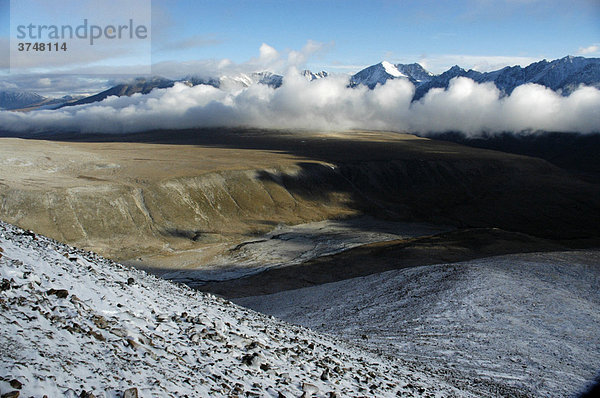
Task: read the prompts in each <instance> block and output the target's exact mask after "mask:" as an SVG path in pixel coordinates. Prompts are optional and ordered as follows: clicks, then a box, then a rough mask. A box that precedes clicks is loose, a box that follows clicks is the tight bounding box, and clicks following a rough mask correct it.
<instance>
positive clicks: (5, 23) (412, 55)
mask: <svg viewBox="0 0 600 398" xmlns="http://www.w3.org/2000/svg"><path fill="white" fill-rule="evenodd" d="M14 1H25V0H14ZM26 1H30V2H35V1H40V2H44V1H46V0H26ZM69 1H71V2H73V1H75V0H69ZM83 1H84V0H79V1H77V4H81V3H82V2H83ZM85 1H88V2H90V4H95V5H97V6H99V5H100V4H103V5H105V4H108V3H109V2H106V1H104V2H95V1H94V0H85ZM98 1H100V0H98ZM130 1H138V0H130ZM139 1H142V2H143V1H149V0H139ZM40 4H44V5H47V4H48V3H47V2H45V3H40ZM51 4H52V6H53V8H52V10H53V12H54V13H55V14H56V15H59V16H61V15H64V17H65V18H66V20H67V21H68V22H69V23H75V22H79V21H80V19H78V18H79V17H75V16H74V15H69V9H70V8H69V7H68V6H67V4H68V1H67V0H55V1H53V2H52V3H51ZM151 4H152V25H151V26H152V54H151V57H152V58H151V60H152V63H153V64H154V68H153V69H152V72H153V73H154V74H162V75H165V76H167V77H181V76H177V74H181V75H185V74H189V72H190V71H191V72H194V71H196V70H197V69H201V68H203V67H205V66H206V65H212V70H215V68H217V66H218V67H220V65H224V63H222V62H221V60H228V63H227V65H234V66H236V67H238V69H243V68H244V67H250V68H253V69H254V70H260V69H262V70H264V69H271V70H272V71H273V72H283V71H284V69H285V68H286V67H288V66H290V61H289V59H290V53H292V55H294V54H296V58H295V60H296V61H295V62H294V63H293V64H294V66H297V67H299V68H309V69H312V70H315V71H316V70H327V71H329V72H340V73H354V72H357V71H358V70H360V69H362V68H364V67H366V66H369V65H372V64H375V63H377V62H380V61H382V60H387V61H390V62H394V63H412V62H419V63H421V64H422V65H423V66H425V67H426V68H427V69H429V70H430V71H432V72H434V73H441V72H443V71H444V70H446V69H448V68H449V67H451V66H452V65H455V64H458V65H460V66H462V67H464V68H467V69H468V68H474V69H477V70H481V71H486V70H493V69H499V68H501V67H503V66H506V65H516V64H520V65H522V66H525V65H528V64H529V63H531V62H535V61H538V60H541V59H544V58H546V59H549V60H550V59H556V58H561V57H564V56H566V55H584V56H588V57H600V0H569V1H566V0H496V1H493V0H456V1H432V0H419V1H416V0H406V1H391V0H387V1H384V0H381V1H364V0H363V1H356V0H344V1H342V0H320V1H316V0H304V1H285V0H283V1H273V0H251V1H250V0H211V1H206V0H200V1H198V0H196V1H194V0H181V1H174V0H152V1H151ZM8 5H9V0H0V51H5V50H3V48H5V47H7V46H8V44H7V42H8V37H9V34H10V33H11V32H10V28H9V14H8V10H9V7H8ZM106 7H109V6H105V8H106ZM43 8H44V7H39V8H37V9H36V7H30V9H28V10H27V12H28V13H30V14H31V18H32V19H36V18H37V20H44V18H45V17H46V14H44V13H43V12H42V9H43ZM108 10H110V12H115V13H117V14H118V13H119V12H120V11H121V13H123V11H122V9H117V10H115V9H114V8H108ZM104 11H105V13H106V10H104ZM44 12H47V10H46V11H44ZM86 15H87V14H86ZM90 15H97V13H96V14H94V12H90ZM109 15H110V13H109ZM104 16H106V15H104ZM69 18H70V20H69ZM307 43H308V46H307ZM263 44H267V45H268V46H270V47H265V46H263ZM3 46H4V47H3ZM261 46H263V49H267V50H269V51H272V52H275V51H276V55H274V57H275V58H277V59H276V60H275V61H273V59H269V60H268V61H269V62H266V61H265V59H263V58H264V57H263V58H260V57H259V49H260V48H261ZM303 49H304V50H303ZM114 53H116V52H115V51H108V52H106V54H104V53H101V52H98V51H97V50H96V53H95V54H94V55H95V58H94V59H93V61H92V58H91V57H90V59H89V61H88V59H87V58H82V59H80V60H79V61H80V62H79V65H78V66H77V67H78V68H81V65H82V64H83V65H84V66H85V65H86V62H87V63H88V64H89V65H92V63H93V62H102V57H106V59H109V58H110V57H111V56H113V57H114ZM298 53H299V54H300V57H298ZM269 54H270V53H269ZM263 55H264V54H263ZM132 58H133V59H136V56H130V57H129V60H131V59H132ZM267 58H269V57H267ZM123 59H126V57H123V58H121V61H115V62H124V61H122V60H123ZM2 62H4V64H2ZM107 62H108V61H107ZM6 63H7V57H5V56H4V57H0V75H1V74H4V75H5V76H6V71H7V69H6ZM186 65H187V69H186V68H185V66H186ZM119 66H120V65H119ZM3 68H4V69H3ZM3 70H4V72H3ZM78 70H79V71H81V69H78ZM129 70H136V69H135V68H132V67H130V69H129ZM207 70H211V68H208V69H207ZM184 71H185V72H184ZM21 72H23V71H21ZM36 73H39V72H36ZM87 73H88V74H89V73H90V72H89V71H88V72H87ZM129 73H131V72H129ZM12 75H13V77H14V75H15V73H14V71H13V72H12ZM81 81H84V83H82V84H84V85H86V84H92V85H94V87H93V88H92V87H90V88H88V89H86V90H88V91H93V90H95V89H97V84H98V83H97V82H96V81H94V80H93V79H90V78H89V76H88V78H87V79H86V80H81ZM98 81H103V82H104V83H103V84H104V85H107V84H109V83H110V82H109V81H107V79H106V78H104V80H98ZM89 82H91V83H89ZM0 83H1V82H0Z"/></svg>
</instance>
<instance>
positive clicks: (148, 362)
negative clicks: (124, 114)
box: [0, 222, 480, 397]
mask: <svg viewBox="0 0 600 398" xmlns="http://www.w3.org/2000/svg"><path fill="white" fill-rule="evenodd" d="M0 247H1V248H2V252H1V253H0V255H1V256H2V257H1V258H0V281H1V285H0V286H1V287H0V307H1V311H0V394H5V393H8V392H11V391H20V396H24V397H30V396H35V397H41V396H42V395H44V394H46V395H48V396H49V397H58V396H63V395H64V396H70V397H74V396H80V394H82V391H84V390H85V391H86V392H88V393H89V392H90V391H91V392H93V394H94V395H95V396H96V397H120V396H121V395H122V393H123V391H125V390H128V389H132V388H137V390H138V393H139V395H140V396H142V397H159V396H173V397H183V396H190V397H207V396H211V397H218V396H233V397H235V396H239V397H246V396H249V397H259V396H260V397H282V396H283V397H299V396H301V395H303V394H305V396H316V397H326V396H337V397H348V396H373V397H374V396H377V397H386V396H390V397H391V396H396V394H401V395H409V396H430V397H433V396H438V397H440V396H444V397H447V396H461V397H462V396H473V395H480V392H477V393H476V394H473V393H472V391H471V392H469V391H470V387H469V386H467V385H466V384H464V383H463V385H462V386H461V387H460V389H457V388H456V387H453V386H451V385H449V384H448V383H446V382H444V381H443V380H441V379H439V378H437V377H435V376H431V375H428V374H425V373H423V372H421V371H419V370H418V369H416V368H415V366H411V365H405V364H403V363H401V362H398V361H395V360H392V359H389V358H386V357H382V356H380V355H376V354H374V353H371V352H369V351H366V350H363V349H360V348H357V346H354V345H352V344H350V343H345V342H343V341H340V340H339V339H334V338H331V337H326V336H322V335H318V334H316V333H313V332H311V331H310V330H307V329H304V328H302V327H296V326H292V325H289V324H287V323H284V322H282V321H278V320H275V319H273V318H271V317H268V316H265V315H261V314H258V313H255V312H253V311H251V310H247V309H244V308H241V307H238V306H236V305H234V304H232V303H230V302H228V301H225V300H223V299H219V298H216V297H214V296H211V295H206V294H203V293H199V292H195V291H193V290H191V289H189V288H187V287H185V286H180V285H176V284H173V283H171V282H168V281H164V280H161V279H158V278H155V277H153V276H150V275H147V274H146V273H144V272H142V271H138V270H134V269H129V268H127V267H124V266H122V265H119V264H116V263H114V262H111V261H109V260H106V259H103V258H100V257H98V256H96V255H94V254H91V253H88V252H84V251H80V250H77V249H74V248H72V247H70V246H66V245H63V244H59V243H57V242H56V241H53V240H50V239H47V238H44V237H41V236H36V235H34V234H33V233H31V232H25V231H23V230H20V229H18V228H16V227H13V226H11V225H9V224H5V223H2V222H0ZM461 390H462V391H461ZM332 393H333V395H332Z"/></svg>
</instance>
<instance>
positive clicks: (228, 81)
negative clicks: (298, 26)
mask: <svg viewBox="0 0 600 398" xmlns="http://www.w3.org/2000/svg"><path fill="white" fill-rule="evenodd" d="M300 75H301V76H303V77H304V78H306V79H307V80H308V81H315V80H318V79H322V78H327V77H328V76H330V74H329V73H328V72H326V71H320V72H312V71H311V70H308V69H306V70H303V71H301V72H300ZM457 77H467V78H469V79H472V80H473V81H475V82H477V83H489V82H491V83H494V85H495V86H496V87H497V88H498V90H500V92H501V93H502V95H510V94H511V93H512V91H513V90H514V89H515V88H516V87H518V86H520V85H523V84H529V83H534V84H540V85H542V86H544V87H547V88H549V89H551V90H554V91H556V92H559V93H560V94H561V95H564V96H566V95H569V94H570V93H572V92H573V91H574V90H575V89H577V88H578V87H579V86H580V85H582V84H583V85H588V86H593V87H596V88H600V58H586V57H575V56H566V57H563V58H560V59H556V60H552V61H547V60H546V59H544V60H541V61H538V62H534V63H531V64H529V65H527V66H526V67H521V66H520V65H515V66H506V67H504V68H501V69H498V70H494V71H490V72H479V71H476V70H474V69H469V70H465V69H463V68H462V67H460V66H458V65H454V66H452V67H451V68H449V69H448V70H446V71H444V72H442V73H440V74H437V75H436V74H433V73H431V72H429V71H427V70H426V69H425V68H424V67H423V66H422V65H420V64H418V63H412V64H401V63H398V64H393V63H390V62H387V61H381V62H379V63H377V64H374V65H371V66H368V67H366V68H364V69H362V70H360V71H358V72H357V73H355V74H353V75H351V76H350V77H349V86H350V87H358V86H361V85H364V86H367V87H368V88H369V89H374V88H375V87H376V86H377V85H384V84H385V83H386V82H387V81H388V80H394V79H407V80H408V81H410V82H411V83H412V84H413V85H414V86H415V94H414V96H413V101H417V100H419V99H421V98H422V97H423V96H424V95H425V94H426V93H427V92H429V90H431V89H433V88H448V85H449V83H450V81H451V80H452V79H454V78H457ZM283 80H284V76H283V75H280V74H276V73H273V72H269V71H262V72H252V73H237V74H232V75H222V76H218V77H217V76H210V75H188V76H186V77H183V78H179V79H167V78H164V77H161V76H154V77H150V78H143V77H138V78H135V79H134V80H132V81H129V82H123V83H120V84H117V85H115V86H113V87H111V88H109V89H107V90H104V91H102V92H99V93H97V94H94V95H91V96H89V97H85V98H82V99H78V100H72V99H69V98H67V97H64V98H62V99H56V98H54V99H51V98H45V97H43V96H40V95H39V94H37V93H31V92H27V91H16V90H10V91H9V90H4V91H0V109H1V108H4V109H5V110H16V109H23V108H36V107H40V106H50V105H53V104H58V106H56V108H55V109H58V108H62V107H65V106H74V105H84V104H89V103H94V102H99V101H102V100H104V99H106V98H108V97H109V96H118V97H120V96H131V95H133V94H136V93H141V94H148V93H149V92H151V91H152V90H153V89H156V88H158V89H163V88H169V87H172V86H173V85H174V84H175V83H177V82H180V83H184V84H187V85H190V86H196V85H200V84H204V85H210V86H213V87H215V88H221V89H226V90H237V89H244V88H247V87H249V86H251V85H254V84H264V85H267V86H269V87H272V88H275V89H277V88H279V87H281V85H282V84H283Z"/></svg>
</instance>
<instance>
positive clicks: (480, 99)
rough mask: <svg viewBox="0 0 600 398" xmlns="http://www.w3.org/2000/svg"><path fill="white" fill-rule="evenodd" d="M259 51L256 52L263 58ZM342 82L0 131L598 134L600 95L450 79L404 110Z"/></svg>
mask: <svg viewBox="0 0 600 398" xmlns="http://www.w3.org/2000/svg"><path fill="white" fill-rule="evenodd" d="M268 52H269V51H264V53H266V55H267V56H268V55H269V54H268ZM347 84H348V78H347V77H344V76H332V77H329V78H326V79H320V80H315V81H312V82H309V81H308V80H306V79H305V78H303V77H301V76H300V75H299V74H298V72H297V71H296V70H295V69H292V70H290V72H288V73H287V74H286V76H285V78H284V83H283V85H282V86H281V87H280V88H279V89H273V88H270V87H268V86H265V85H261V84H256V85H253V86H250V87H249V88H246V89H243V90H238V91H234V92H228V91H224V90H220V89H216V88H214V87H211V86H204V85H200V86H195V87H188V86H186V85H184V84H180V83H178V84H176V85H175V86H174V87H172V88H169V89H164V90H154V91H152V92H151V93H150V94H148V95H140V94H136V95H133V96H131V97H120V98H117V97H109V98H107V99H106V100H104V101H102V102H99V103H95V104H89V105H82V106H76V107H66V108H62V109H59V110H55V111H47V110H44V111H34V112H29V113H17V112H0V130H4V131H13V132H21V133H23V132H34V131H75V132H104V133H125V132H139V131H145V130H154V129H182V128H194V127H217V126H224V127H238V126H246V127H258V128H292V129H318V130H346V129H386V130H393V131H400V132H418V133H422V134H427V133H431V132H445V131H460V132H463V133H465V134H478V133H481V132H488V133H494V132H503V131H511V132H523V131H526V132H531V131H562V132H581V133H591V132H600V90H598V89H596V88H593V87H583V86H582V87H580V88H579V89H577V90H576V91H574V92H573V93H572V94H571V95H569V96H568V97H563V96H561V95H559V94H557V93H555V92H554V91H552V90H550V89H547V88H545V87H542V86H539V85H535V84H527V85H523V86H520V87H518V88H516V89H515V90H514V91H513V93H512V94H511V95H510V96H505V97H502V96H501V93H500V91H499V90H498V89H497V88H496V87H495V86H494V84H492V83H485V84H478V83H475V82H474V81H472V80H470V79H467V78H462V77H461V78H456V79H453V80H452V81H451V83H450V86H449V87H448V89H433V90H430V91H429V93H427V94H426V95H425V96H424V97H423V98H422V99H421V100H419V101H418V102H411V99H412V97H413V93H414V90H415V88H414V86H413V85H412V84H411V83H410V82H408V81H406V80H400V79H398V80H391V81H388V82H387V84H385V85H383V86H378V87H376V88H375V89H374V90H368V89H367V88H366V87H357V88H348V87H347Z"/></svg>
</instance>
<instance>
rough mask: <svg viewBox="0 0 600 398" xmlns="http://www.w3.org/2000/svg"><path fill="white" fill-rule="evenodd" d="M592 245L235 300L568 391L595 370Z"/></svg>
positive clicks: (481, 372) (599, 280) (472, 370)
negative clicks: (567, 250)
mask: <svg viewBox="0 0 600 398" xmlns="http://www.w3.org/2000/svg"><path fill="white" fill-rule="evenodd" d="M599 271H600V251H593V250H592V251H576V252H561V253H533V254H515V255H506V256H499V257H491V258H487V259H480V260H473V261H468V262H463V263H455V264H441V265H431V266H423V267H416V268H411V269H402V270H394V271H388V272H384V273H381V274H376V275H370V276H366V277H362V278H355V279H350V280H345V281H341V282H336V283H330V284H326V285H320V286H315V287H309V288H303V289H298V290H294V291H287V292H280V293H276V294H272V295H268V296H258V297H249V298H242V299H236V300H235V301H236V302H237V303H239V304H242V305H245V306H248V307H250V308H253V309H255V310H257V311H261V312H264V313H266V314H270V315H274V316H277V317H280V318H281V319H284V320H286V321H289V322H293V323H296V324H299V325H303V326H305V327H309V328H312V329H314V330H317V331H320V332H326V333H331V334H335V335H338V336H341V337H342V338H345V339H348V340H354V341H361V342H362V345H363V346H364V347H367V348H370V349H372V350H376V351H379V352H385V353H387V354H390V355H393V356H395V357H398V358H402V359H403V360H405V361H412V362H414V363H416V364H419V366H421V367H422V368H427V369H429V370H430V371H432V372H437V373H438V374H440V375H444V376H445V377H447V379H448V380H455V381H456V380H464V381H465V383H468V384H472V385H473V386H479V387H477V388H480V393H481V394H482V395H487V394H488V393H490V391H492V392H494V391H495V393H494V394H492V395H511V396H512V395H514V394H524V395H529V396H572V395H574V394H576V393H577V392H580V391H581V390H582V389H583V388H584V387H585V386H586V384H588V383H590V382H592V381H593V380H594V378H595V377H596V375H597V372H598V371H599V370H600V327H598V326H599V325H600V291H599V290H598V286H599V285H600V272H599Z"/></svg>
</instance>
